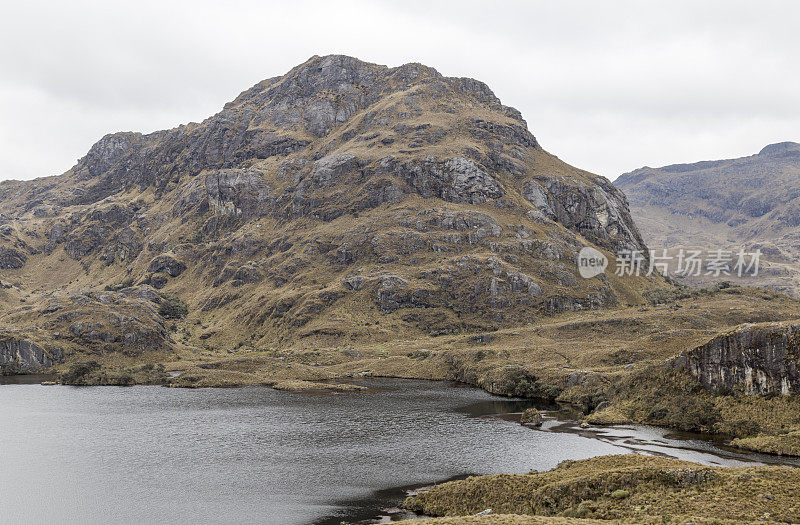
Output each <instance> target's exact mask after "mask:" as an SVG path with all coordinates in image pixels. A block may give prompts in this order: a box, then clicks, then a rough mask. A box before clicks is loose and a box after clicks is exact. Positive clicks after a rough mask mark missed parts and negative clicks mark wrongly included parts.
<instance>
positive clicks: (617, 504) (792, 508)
mask: <svg viewBox="0 0 800 525" xmlns="http://www.w3.org/2000/svg"><path fill="white" fill-rule="evenodd" d="M799 484H800V470H798V469H795V468H791V467H736V468H724V467H706V466H703V465H699V464H696V463H690V462H686V461H679V460H674V459H667V458H661V457H653V456H642V455H637V454H628V455H622V456H602V457H598V458H593V459H588V460H582V461H567V462H563V463H561V464H560V465H559V466H558V467H556V468H555V469H554V470H551V471H548V472H543V473H533V474H528V475H493V476H477V477H471V478H467V479H464V480H458V481H453V482H448V483H444V484H441V485H436V486H434V487H433V488H432V489H430V490H429V491H427V492H423V493H421V494H419V495H417V496H413V497H411V498H409V499H408V500H407V501H406V503H405V506H406V507H408V508H410V509H411V510H414V511H416V512H423V513H425V514H428V515H434V516H462V515H472V514H476V513H478V512H481V511H483V510H485V509H492V510H493V511H494V512H498V513H500V514H529V515H542V516H560V517H574V518H593V519H602V520H635V521H640V522H648V521H649V520H662V519H663V520H665V521H666V522H667V523H671V522H673V521H671V520H675V519H679V520H684V521H683V523H685V522H686V521H693V520H694V519H697V518H701V519H705V520H718V519H729V520H734V521H740V522H753V521H759V520H767V521H778V522H781V521H783V522H796V521H797V520H800V505H798V500H797V492H796V489H797V487H798V486H800V485H799Z"/></svg>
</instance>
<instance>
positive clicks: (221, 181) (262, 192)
mask: <svg viewBox="0 0 800 525" xmlns="http://www.w3.org/2000/svg"><path fill="white" fill-rule="evenodd" d="M206 191H207V193H208V200H209V202H210V203H211V209H212V210H213V211H214V213H217V214H220V215H229V216H233V217H244V218H250V217H255V216H258V215H261V214H266V213H267V212H268V211H269V202H270V195H269V191H270V189H269V185H267V183H266V182H265V181H264V179H263V178H262V177H261V175H260V174H259V173H258V172H256V171H254V170H218V171H215V172H212V173H209V174H208V175H206Z"/></svg>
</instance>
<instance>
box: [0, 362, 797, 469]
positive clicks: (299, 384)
mask: <svg viewBox="0 0 800 525" xmlns="http://www.w3.org/2000/svg"><path fill="white" fill-rule="evenodd" d="M175 372H176V371H172V372H170V373H169V375H168V376H167V378H166V381H165V382H163V383H133V384H122V385H120V384H87V385H65V384H63V383H62V382H61V381H60V380H58V375H57V374H55V373H30V374H14V375H8V376H0V385H3V384H42V385H45V386H77V387H92V386H97V387H108V386H117V387H130V386H161V387H167V388H186V389H206V388H246V387H252V386H258V387H262V388H270V389H274V390H279V391H287V392H298V393H299V392H312V393H313V392H316V393H327V394H348V393H358V392H365V391H368V390H369V388H368V387H367V388H364V387H362V386H360V385H359V383H360V382H367V383H368V382H369V381H370V380H373V379H376V380H380V379H392V380H409V381H434V382H439V383H441V382H444V383H447V382H450V383H453V384H456V385H459V386H461V387H465V388H476V389H478V390H482V391H484V392H486V393H488V394H490V395H492V396H495V397H496V398H498V399H502V400H507V401H508V400H513V399H521V400H524V402H527V403H530V404H532V405H533V404H537V405H544V404H546V405H551V406H554V407H556V406H557V407H559V408H560V409H564V408H567V407H568V408H569V409H570V410H571V411H572V412H574V413H576V414H577V413H581V416H582V417H581V418H579V419H577V420H576V421H577V422H578V423H586V424H588V425H589V428H600V429H602V428H615V427H619V426H620V425H639V426H649V427H654V428H659V429H664V430H667V431H671V432H673V433H678V434H681V433H682V434H692V435H695V436H697V439H701V440H703V441H708V442H712V441H721V442H722V445H723V446H726V447H728V448H730V449H731V450H733V451H735V452H737V453H740V454H751V455H752V454H761V455H764V456H765V457H774V458H785V459H788V460H793V459H797V460H798V461H800V455H793V454H781V453H776V452H772V451H770V450H757V449H752V448H746V447H739V446H736V445H733V444H732V442H733V441H735V440H737V438H736V437H735V436H733V435H729V434H725V433H720V432H687V431H684V430H681V429H678V428H675V427H673V426H669V425H659V424H650V423H645V422H637V421H620V422H616V421H609V422H608V423H605V422H602V421H596V420H592V419H593V418H592V417H591V416H593V415H594V414H593V412H592V411H586V410H585V407H582V406H580V405H578V404H575V403H569V402H564V401H561V402H558V401H555V400H552V399H547V398H541V397H522V398H515V397H514V396H509V395H505V394H502V393H497V392H493V391H491V390H489V389H487V388H484V386H482V385H477V384H475V383H470V382H466V381H463V380H459V379H439V378H423V377H407V376H404V377H401V376H395V375H384V374H369V375H355V374H353V375H345V376H342V377H339V378H335V379H326V380H311V381H308V380H275V381H266V382H260V383H241V384H224V385H202V386H194V385H185V384H172V383H171V381H172V380H173V379H178V378H180V375H173V374H174V373H175ZM11 378H14V379H11ZM24 378H30V379H24Z"/></svg>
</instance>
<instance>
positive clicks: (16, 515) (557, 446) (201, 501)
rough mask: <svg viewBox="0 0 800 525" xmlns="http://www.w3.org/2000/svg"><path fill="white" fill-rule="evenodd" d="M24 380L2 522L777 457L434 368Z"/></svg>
mask: <svg viewBox="0 0 800 525" xmlns="http://www.w3.org/2000/svg"><path fill="white" fill-rule="evenodd" d="M24 382H25V381H24V380H22V381H21V380H19V379H16V380H14V381H10V380H8V379H6V380H5V381H4V383H6V384H2V385H0V494H2V518H0V521H3V522H8V523H45V522H52V523H84V524H85V523H88V524H95V523H97V524H101V523H102V524H109V523H126V524H127V523H136V524H146V523H176V524H177V523H181V524H184V523H248V524H249V523H261V524H273V523H274V524H313V523H318V524H329V523H330V524H338V523H339V522H340V521H342V520H348V521H356V520H360V519H366V518H371V517H376V516H377V515H379V514H382V513H383V511H382V510H381V509H383V508H385V507H391V506H395V505H397V504H399V502H400V501H402V499H403V496H404V493H403V491H402V490H400V489H399V487H409V486H415V485H422V484H429V483H433V482H437V481H442V480H445V479H450V478H453V477H457V476H463V475H467V474H488V473H501V472H508V473H524V472H528V471H529V470H531V469H537V470H545V469H550V468H552V467H554V466H556V464H557V463H558V462H560V461H562V460H565V459H582V458H589V457H592V456H597V455H601V454H615V453H626V452H630V451H641V452H646V453H651V454H665V455H669V456H673V457H678V458H681V459H688V460H692V461H699V462H703V463H707V464H721V465H740V464H745V463H746V462H751V461H771V462H775V461H776V460H775V459H774V458H769V457H765V456H758V455H744V454H736V453H734V452H732V451H729V450H725V449H724V448H720V447H719V446H717V445H715V444H713V443H712V442H709V441H705V440H701V439H696V438H695V437H693V436H686V435H680V436H679V435H671V434H668V433H667V432H666V431H664V430H660V429H655V428H651V427H640V426H635V427H626V428H606V429H599V430H584V429H580V428H579V427H578V426H577V425H576V424H575V423H574V422H573V421H569V420H559V419H549V420H548V421H547V422H546V423H545V425H544V427H543V430H541V431H539V430H531V429H528V428H525V427H522V426H521V425H519V424H517V423H515V422H513V421H511V420H510V419H512V418H511V417H509V416H503V414H509V413H513V412H519V411H521V410H523V409H524V408H526V407H528V406H533V404H532V403H530V402H528V401H515V400H508V399H502V398H498V397H494V396H491V395H489V394H487V393H486V392H483V391H481V390H477V389H472V388H466V387H462V386H458V385H453V384H449V383H441V382H428V381H409V380H369V381H366V382H362V383H361V384H364V385H366V386H368V387H369V390H368V391H367V392H361V393H345V394H328V393H319V392H316V393H314V392H311V393H310V392H303V393H294V392H281V391H276V390H272V389H269V388H262V387H248V388H235V389H198V390H186V389H170V388H163V387H144V386H143V387H128V388H124V387H93V388H92V387H89V388H86V387H84V388H80V387H64V386H42V385H39V384H24ZM9 383H16V384H9ZM555 415H559V414H558V413H555ZM783 463H787V461H783ZM788 463H791V462H788Z"/></svg>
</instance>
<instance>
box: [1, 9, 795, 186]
mask: <svg viewBox="0 0 800 525" xmlns="http://www.w3.org/2000/svg"><path fill="white" fill-rule="evenodd" d="M0 7H2V11H1V12H2V18H1V19H0V180H2V179H11V178H15V179H30V178H34V177H39V176H46V175H55V174H59V173H62V172H64V171H65V170H67V169H68V168H70V167H71V166H72V165H73V164H74V163H75V161H76V160H77V159H78V158H79V157H81V156H83V155H84V154H85V153H86V151H87V150H88V149H89V147H90V146H91V145H92V144H93V143H94V142H96V141H97V140H98V139H99V138H100V137H102V136H103V135H105V134H106V133H110V132H114V131H128V130H130V131H142V132H148V131H154V130H157V129H165V128H171V127H174V126H176V125H178V124H181V123H186V122H190V121H199V120H202V119H204V118H205V117H207V116H210V115H212V114H213V113H216V112H217V111H219V110H220V109H221V108H222V106H223V104H224V103H225V102H227V101H229V100H232V99H233V98H234V97H235V96H236V95H237V94H238V93H240V92H241V91H244V90H245V89H246V88H248V87H250V86H251V85H253V84H255V83H256V82H258V81H259V80H262V79H264V78H268V77H272V76H276V75H280V74H283V73H285V72H286V71H288V70H289V69H290V68H291V67H293V66H294V65H297V64H298V63H301V62H303V61H305V60H306V59H308V58H309V57H310V56H312V55H315V54H317V55H325V54H330V53H341V54H348V55H353V56H356V57H358V58H361V59H363V60H367V61H370V62H376V63H379V64H386V65H389V66H397V65H400V64H403V63H406V62H422V63H424V64H426V65H430V66H433V67H435V68H436V69H438V70H439V71H440V72H441V73H443V74H445V75H449V76H470V77H474V78H477V79H479V80H482V81H484V82H486V83H487V84H488V85H489V86H490V87H491V88H492V89H493V90H494V92H495V93H496V94H497V96H498V97H500V99H501V100H502V101H503V103H505V104H507V105H510V106H514V107H516V108H518V109H519V110H520V111H522V114H523V116H524V117H525V119H526V120H527V121H528V127H529V128H530V130H531V131H532V132H533V134H534V135H536V137H537V138H538V139H539V142H540V143H541V144H542V146H543V147H544V148H545V149H547V150H548V151H550V152H551V153H554V154H556V155H558V156H559V157H561V158H562V159H563V160H565V161H567V162H569V163H570V164H573V165H575V166H578V167H580V168H584V169H587V170H589V171H593V172H595V173H600V174H602V175H605V176H607V177H609V178H611V179H614V178H616V177H617V176H618V175H619V174H620V173H623V172H626V171H630V170H632V169H635V168H638V167H641V166H644V165H649V166H661V165H665V164H671V163H676V162H691V161H697V160H707V159H718V158H729V157H739V156H744V155H749V154H752V153H756V152H757V151H758V150H759V149H761V147H763V146H764V145H766V144H768V143H772V142H780V141H785V140H792V141H800V67H798V56H800V36H798V28H797V23H798V21H799V20H800V2H794V1H790V0H786V1H764V0H759V1H749V2H732V1H730V0H728V1H720V2H698V1H696V0H695V1H690V2H677V1H669V2H667V1H662V2H657V3H656V2H652V3H651V2H644V1H642V0H637V1H631V2H598V1H596V0H591V1H574V2H570V1H563V0H561V1H558V2H549V1H548V2H545V1H537V2H531V1H527V2H522V1H520V2H513V3H512V2H474V3H473V2H469V1H464V0H460V1H458V2H435V1H432V0H427V1H421V2H416V1H409V0H404V1H402V2H374V1H373V2H366V1H365V2H359V1H344V2H335V1H328V2H306V1H302V0H292V1H282V2H275V3H270V2H265V1H253V2H230V1H229V2H220V1H208V0H191V1H186V2H183V1H180V2H177V1H176V2H171V1H168V0H161V1H157V2H150V1H141V0H137V1H126V2H114V1H110V0H105V1H102V2H100V1H97V2H89V1H80V0H77V1H71V2H68V3H67V2H63V3H57V2H38V1H25V2H19V1H12V0H0Z"/></svg>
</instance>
